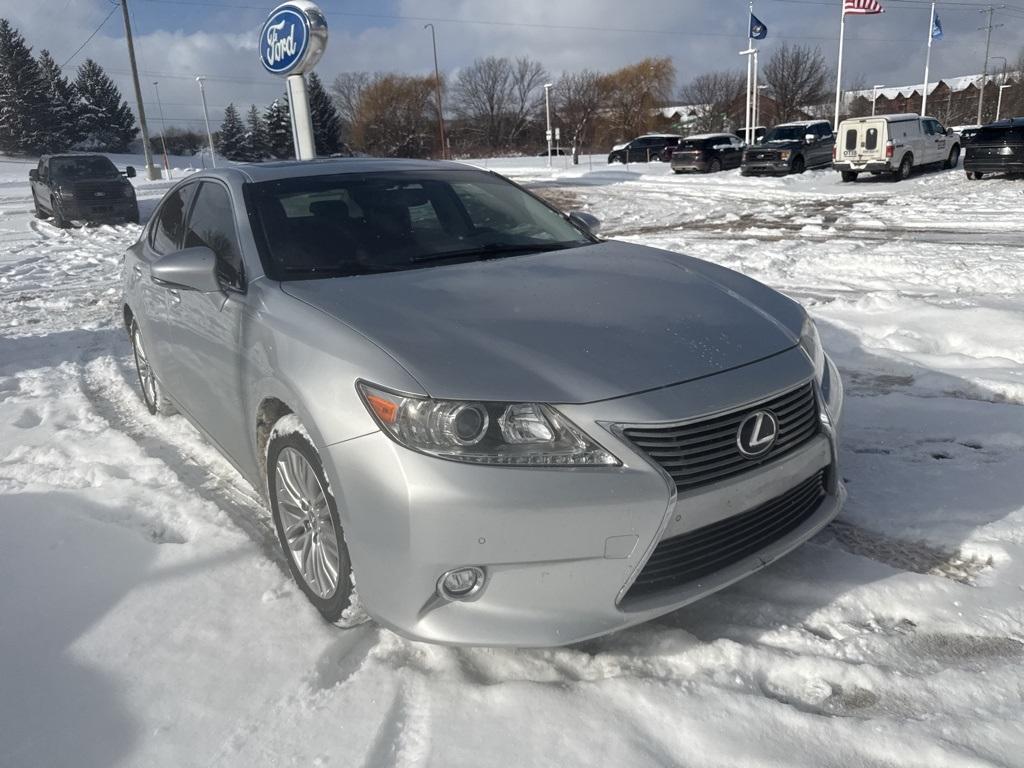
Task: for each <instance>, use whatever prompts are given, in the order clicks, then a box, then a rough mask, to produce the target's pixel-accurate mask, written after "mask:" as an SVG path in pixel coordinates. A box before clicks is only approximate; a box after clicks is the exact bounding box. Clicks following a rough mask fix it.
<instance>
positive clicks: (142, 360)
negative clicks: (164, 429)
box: [128, 320, 176, 416]
mask: <svg viewBox="0 0 1024 768" xmlns="http://www.w3.org/2000/svg"><path fill="white" fill-rule="evenodd" d="M128 333H129V335H130V336H131V341H132V353H133V355H134V356H135V372H136V373H137V374H138V376H139V389H140V390H141V391H142V402H143V403H144V404H145V406H146V410H148V411H149V412H150V413H151V414H153V415H154V416H170V415H172V414H173V413H175V412H176V411H175V409H174V406H173V405H171V403H170V402H169V401H168V400H167V398H166V397H164V390H163V387H162V386H161V384H160V382H159V381H157V378H156V374H155V373H153V367H152V366H151V365H150V363H149V356H148V355H147V353H146V345H145V344H144V343H143V339H142V331H141V330H140V329H139V324H138V323H137V322H136V321H135V320H132V324H131V328H129V330H128Z"/></svg>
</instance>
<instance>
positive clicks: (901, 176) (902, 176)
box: [892, 152, 914, 181]
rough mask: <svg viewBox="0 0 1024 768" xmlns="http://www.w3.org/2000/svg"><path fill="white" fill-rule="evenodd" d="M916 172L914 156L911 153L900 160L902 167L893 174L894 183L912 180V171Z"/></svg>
mask: <svg viewBox="0 0 1024 768" xmlns="http://www.w3.org/2000/svg"><path fill="white" fill-rule="evenodd" d="M913 170H914V156H913V155H911V154H910V153H909V152H908V153H907V154H905V155H904V156H903V159H902V160H900V166H899V168H897V169H896V170H895V171H893V172H892V180H893V181H905V180H906V179H909V178H910V173H911V171H913Z"/></svg>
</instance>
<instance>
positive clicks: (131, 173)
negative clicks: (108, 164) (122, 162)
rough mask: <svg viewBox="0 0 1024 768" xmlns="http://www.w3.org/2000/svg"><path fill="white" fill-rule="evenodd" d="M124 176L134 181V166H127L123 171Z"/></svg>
mask: <svg viewBox="0 0 1024 768" xmlns="http://www.w3.org/2000/svg"><path fill="white" fill-rule="evenodd" d="M124 175H125V176H127V177H128V178H129V179H134V178H135V166H134V165H129V166H128V167H127V168H125V169H124Z"/></svg>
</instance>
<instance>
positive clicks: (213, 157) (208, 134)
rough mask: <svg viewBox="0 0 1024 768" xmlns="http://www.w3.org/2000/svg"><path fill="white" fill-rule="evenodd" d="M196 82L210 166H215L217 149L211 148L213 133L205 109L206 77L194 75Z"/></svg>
mask: <svg viewBox="0 0 1024 768" xmlns="http://www.w3.org/2000/svg"><path fill="white" fill-rule="evenodd" d="M196 82H197V83H199V95H200V96H202V99H203V120H204V121H205V122H206V138H207V140H208V141H209V142H210V166H211V167H212V168H216V167H217V150H215V149H214V148H213V133H212V132H211V131H210V113H209V112H207V110H206V88H205V87H204V83H205V82H206V78H205V77H203V76H202V75H196Z"/></svg>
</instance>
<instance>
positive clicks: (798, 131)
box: [764, 125, 810, 141]
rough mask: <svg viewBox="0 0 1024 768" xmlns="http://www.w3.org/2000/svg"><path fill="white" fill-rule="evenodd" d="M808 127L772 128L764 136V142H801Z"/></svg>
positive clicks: (783, 126)
mask: <svg viewBox="0 0 1024 768" xmlns="http://www.w3.org/2000/svg"><path fill="white" fill-rule="evenodd" d="M808 130H810V126H807V125H779V126H776V127H775V128H772V129H771V130H769V131H768V133H766V134H765V136H764V140H765V141H803V140H804V136H805V135H807V132H808Z"/></svg>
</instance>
